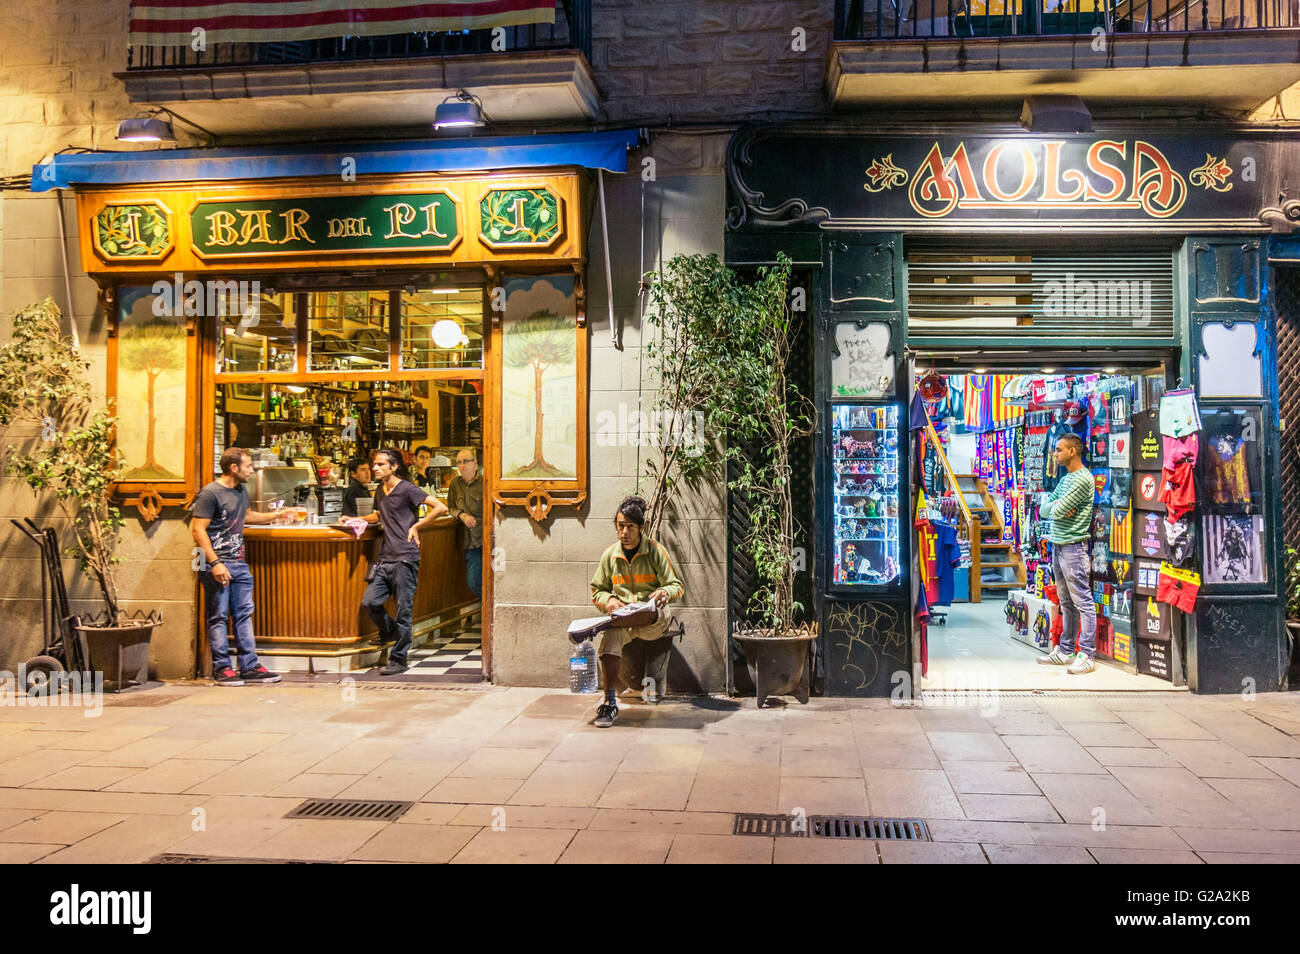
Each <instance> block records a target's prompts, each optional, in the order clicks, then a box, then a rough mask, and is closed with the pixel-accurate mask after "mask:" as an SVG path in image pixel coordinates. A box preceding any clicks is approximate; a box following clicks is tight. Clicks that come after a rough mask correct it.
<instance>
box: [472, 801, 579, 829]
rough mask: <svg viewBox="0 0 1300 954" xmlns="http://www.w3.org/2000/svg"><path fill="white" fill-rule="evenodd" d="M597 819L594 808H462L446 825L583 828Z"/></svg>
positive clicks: (506, 806)
mask: <svg viewBox="0 0 1300 954" xmlns="http://www.w3.org/2000/svg"><path fill="white" fill-rule="evenodd" d="M595 817H596V809H594V808H551V807H548V806H545V805H461V806H460V810H459V811H457V812H456V813H455V814H454V815H452V816H451V817H450V818H449V819H448V820H447V824H448V825H468V826H470V827H471V828H492V827H493V826H494V825H495V826H496V827H497V828H501V827H502V826H503V825H504V826H505V827H506V828H565V829H568V830H569V831H574V830H578V829H583V828H586V827H587V826H588V825H590V824H591V821H592V819H593V818H595Z"/></svg>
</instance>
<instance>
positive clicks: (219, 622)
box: [199, 560, 258, 673]
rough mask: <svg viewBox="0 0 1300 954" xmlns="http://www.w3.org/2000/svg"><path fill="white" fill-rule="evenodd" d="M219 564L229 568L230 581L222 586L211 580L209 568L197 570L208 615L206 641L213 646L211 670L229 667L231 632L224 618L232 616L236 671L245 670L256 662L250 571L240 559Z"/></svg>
mask: <svg viewBox="0 0 1300 954" xmlns="http://www.w3.org/2000/svg"><path fill="white" fill-rule="evenodd" d="M222 565H223V566H225V568H226V569H227V570H229V571H230V582H229V583H227V584H226V585H225V586H222V585H221V584H220V583H218V582H217V581H216V580H215V579H213V577H212V571H211V570H203V571H202V572H200V573H199V580H200V581H201V582H202V583H203V595H204V603H205V604H206V605H205V610H206V613H207V618H208V643H209V645H210V646H211V647H212V671H213V672H214V673H219V672H221V670H223V669H225V668H227V667H229V666H230V632H229V629H228V624H227V622H226V618H227V617H228V616H230V615H233V616H234V617H235V647H236V648H237V649H238V651H239V671H240V672H248V670H250V669H254V668H256V666H257V664H258V663H257V650H256V648H255V644H254V642H253V571H252V570H250V569H249V568H248V564H247V563H245V562H244V561H243V560H226V561H223V563H222Z"/></svg>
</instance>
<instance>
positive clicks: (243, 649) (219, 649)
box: [190, 447, 280, 686]
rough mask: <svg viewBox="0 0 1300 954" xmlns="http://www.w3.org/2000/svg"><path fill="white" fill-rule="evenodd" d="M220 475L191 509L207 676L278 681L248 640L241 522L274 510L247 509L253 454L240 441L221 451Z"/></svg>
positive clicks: (229, 682) (249, 606)
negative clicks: (233, 658) (233, 659)
mask: <svg viewBox="0 0 1300 954" xmlns="http://www.w3.org/2000/svg"><path fill="white" fill-rule="evenodd" d="M220 466H221V476H220V477H218V478H217V479H216V480H214V481H213V482H212V483H210V484H208V485H207V486H206V487H204V488H203V489H202V490H200V491H199V493H198V496H197V497H195V498H194V507H193V510H192V511H191V512H192V514H193V519H192V520H191V521H190V533H191V534H192V535H193V537H194V542H195V543H197V544H198V546H199V549H200V550H201V551H202V553H201V561H200V566H199V581H200V582H201V583H202V584H203V594H204V603H205V610H206V614H207V621H208V641H209V643H210V644H211V648H212V679H213V681H214V682H216V684H217V685H219V686H242V685H243V684H244V683H246V682H279V681H280V677H279V676H277V675H276V674H275V673H271V672H267V670H266V667H265V666H263V665H262V664H261V663H260V662H258V660H257V650H256V647H255V645H254V641H253V573H252V571H251V570H250V569H249V568H248V564H247V563H245V562H244V524H245V523H270V522H271V521H273V520H274V519H275V516H276V515H275V514H274V513H270V512H261V511H257V510H249V509H248V493H247V492H246V491H245V490H244V484H245V483H247V482H248V480H249V479H250V478H251V477H252V476H253V459H252V457H250V456H249V454H248V451H246V450H243V449H242V448H239V447H231V448H227V449H226V450H225V451H224V452H222V454H221V462H220ZM232 611H233V615H234V617H235V647H236V649H237V650H238V652H239V671H238V672H236V671H235V669H234V668H233V667H232V666H231V665H230V634H229V630H228V626H229V624H228V622H227V620H228V617H229V616H230V615H232Z"/></svg>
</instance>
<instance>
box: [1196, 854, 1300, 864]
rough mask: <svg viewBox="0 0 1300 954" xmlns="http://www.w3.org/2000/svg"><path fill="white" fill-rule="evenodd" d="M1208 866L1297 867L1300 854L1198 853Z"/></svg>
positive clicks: (1299, 862) (1299, 861)
mask: <svg viewBox="0 0 1300 954" xmlns="http://www.w3.org/2000/svg"><path fill="white" fill-rule="evenodd" d="M1197 854H1198V855H1200V856H1201V860H1203V861H1204V862H1205V863H1206V864H1207V865H1297V864H1300V854H1296V855H1265V854H1256V853H1252V852H1246V851H1198V852H1197Z"/></svg>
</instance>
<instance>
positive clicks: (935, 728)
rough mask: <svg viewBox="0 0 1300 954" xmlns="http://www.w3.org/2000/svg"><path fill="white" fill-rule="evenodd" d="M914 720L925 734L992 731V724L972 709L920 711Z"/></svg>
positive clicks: (976, 710)
mask: <svg viewBox="0 0 1300 954" xmlns="http://www.w3.org/2000/svg"><path fill="white" fill-rule="evenodd" d="M916 718H917V721H919V722H920V723H921V728H922V729H924V730H925V731H926V732H927V733H934V732H993V731H994V729H993V723H992V722H990V721H989V720H988V719H986V718H984V717H983V716H982V715H980V711H979V709H974V708H961V709H950V708H945V707H939V708H934V709H921V710H920V711H919V712H917V715H916Z"/></svg>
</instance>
